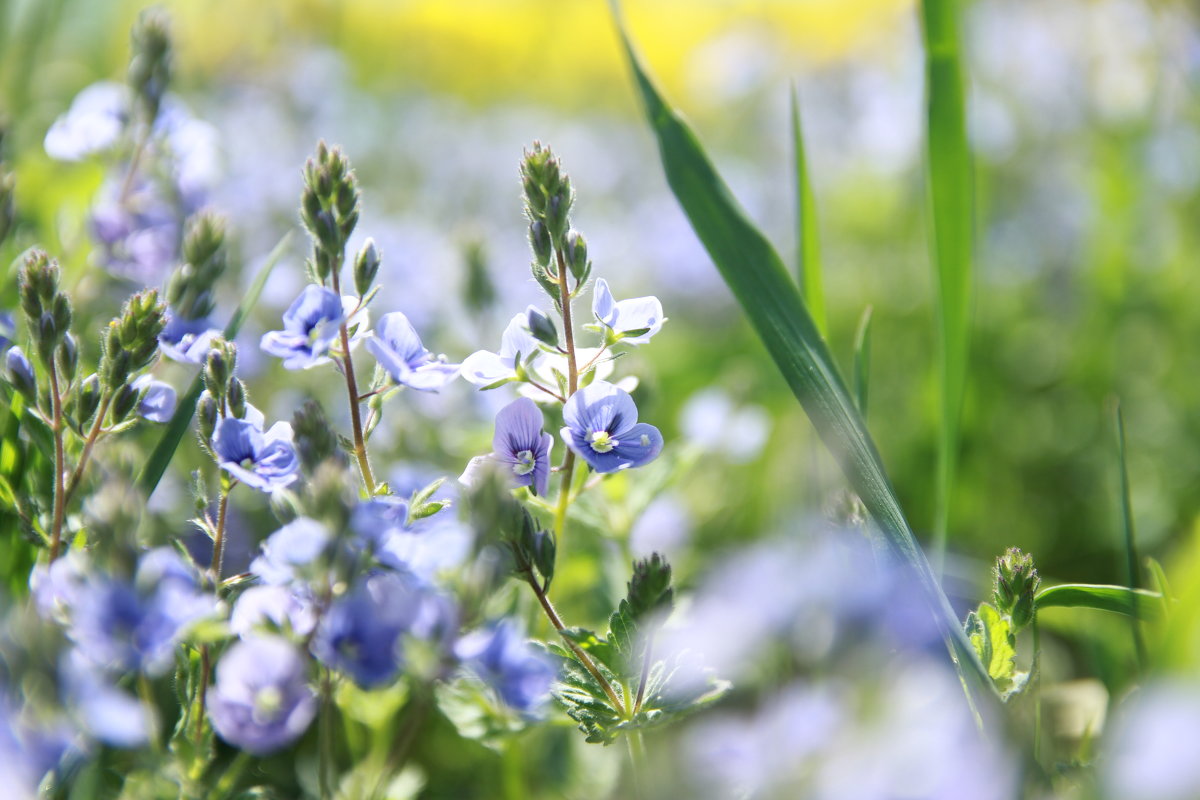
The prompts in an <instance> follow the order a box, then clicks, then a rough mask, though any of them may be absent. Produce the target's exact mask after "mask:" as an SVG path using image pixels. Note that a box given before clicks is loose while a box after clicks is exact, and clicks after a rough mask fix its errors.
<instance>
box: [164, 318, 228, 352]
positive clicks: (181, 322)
mask: <svg viewBox="0 0 1200 800" xmlns="http://www.w3.org/2000/svg"><path fill="white" fill-rule="evenodd" d="M220 335H221V330H220V329H219V328H217V327H216V326H215V325H213V323H212V322H211V321H210V320H208V319H184V318H183V317H178V316H175V315H174V314H172V315H170V317H169V318H168V319H167V324H166V325H164V326H163V329H162V333H160V334H159V335H158V345H159V347H160V348H161V349H162V352H163V355H165V356H166V357H167V358H170V359H172V360H173V361H178V362H180V363H183V364H203V363H204V359H205V358H207V357H208V351H209V349H210V347H211V345H212V341H213V339H215V338H217V337H218V336H220Z"/></svg>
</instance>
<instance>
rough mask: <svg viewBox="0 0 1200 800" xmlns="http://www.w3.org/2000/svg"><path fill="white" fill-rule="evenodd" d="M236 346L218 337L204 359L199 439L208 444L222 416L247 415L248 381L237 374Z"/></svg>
mask: <svg viewBox="0 0 1200 800" xmlns="http://www.w3.org/2000/svg"><path fill="white" fill-rule="evenodd" d="M236 371H237V345H235V344H234V343H233V342H227V341H225V340H224V339H216V340H214V341H213V343H212V346H211V347H210V348H209V351H208V357H207V358H206V359H205V360H204V392H203V393H201V395H200V399H199V401H198V402H197V403H196V419H197V422H198V424H199V426H200V439H201V442H202V443H203V444H204V446H205V447H208V446H209V443H210V442H211V441H212V437H213V432H214V431H215V430H216V427H217V421H218V420H219V419H220V418H221V417H236V418H237V419H244V418H245V416H246V384H244V383H242V381H241V379H240V378H238V376H237V375H236V374H235V373H236Z"/></svg>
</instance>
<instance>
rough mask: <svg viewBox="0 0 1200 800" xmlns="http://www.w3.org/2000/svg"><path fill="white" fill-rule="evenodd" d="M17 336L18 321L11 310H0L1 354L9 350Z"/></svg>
mask: <svg viewBox="0 0 1200 800" xmlns="http://www.w3.org/2000/svg"><path fill="white" fill-rule="evenodd" d="M14 336H16V323H15V322H14V321H13V315H12V312H11V311H0V355H4V354H5V353H7V352H8V348H10V347H12V346H13V337H14Z"/></svg>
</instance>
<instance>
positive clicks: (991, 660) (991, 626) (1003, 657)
mask: <svg viewBox="0 0 1200 800" xmlns="http://www.w3.org/2000/svg"><path fill="white" fill-rule="evenodd" d="M963 628H964V630H965V631H966V633H967V636H968V637H969V638H970V640H971V645H972V646H973V647H974V648H975V652H976V653H978V654H979V660H980V661H982V662H983V663H984V665H985V666H986V667H987V671H988V676H989V677H990V678H991V679H992V682H993V683H995V685H996V689H997V691H999V692H1000V696H1001V698H1003V699H1004V700H1008V699H1010V698H1011V697H1013V696H1014V695H1016V694H1019V693H1020V692H1021V690H1022V689H1024V688H1025V686H1026V684H1027V682H1028V680H1029V673H1028V672H1019V671H1018V670H1017V666H1016V661H1015V659H1016V655H1017V649H1016V648H1017V641H1016V636H1015V630H1016V629H1015V628H1014V626H1013V624H1012V620H1011V619H1010V618H1009V617H1008V616H1007V615H1004V614H1001V613H1000V612H999V611H997V610H996V608H995V607H994V606H992V605H990V604H988V603H983V604H981V605H980V606H979V608H978V609H977V610H975V611H972V612H971V613H970V614H968V615H967V621H966V624H965V625H964V626H963Z"/></svg>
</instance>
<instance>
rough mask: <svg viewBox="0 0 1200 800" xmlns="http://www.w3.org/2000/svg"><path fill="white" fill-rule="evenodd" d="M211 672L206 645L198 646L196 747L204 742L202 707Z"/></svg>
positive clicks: (204, 703) (205, 700)
mask: <svg viewBox="0 0 1200 800" xmlns="http://www.w3.org/2000/svg"><path fill="white" fill-rule="evenodd" d="M211 673H212V662H211V661H210V660H209V656H208V645H204V646H203V647H201V648H200V686H199V687H198V688H197V689H196V704H197V709H196V749H197V750H199V749H200V748H201V746H202V745H203V744H204V707H205V705H206V704H207V702H208V678H209V675H210V674H211Z"/></svg>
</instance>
